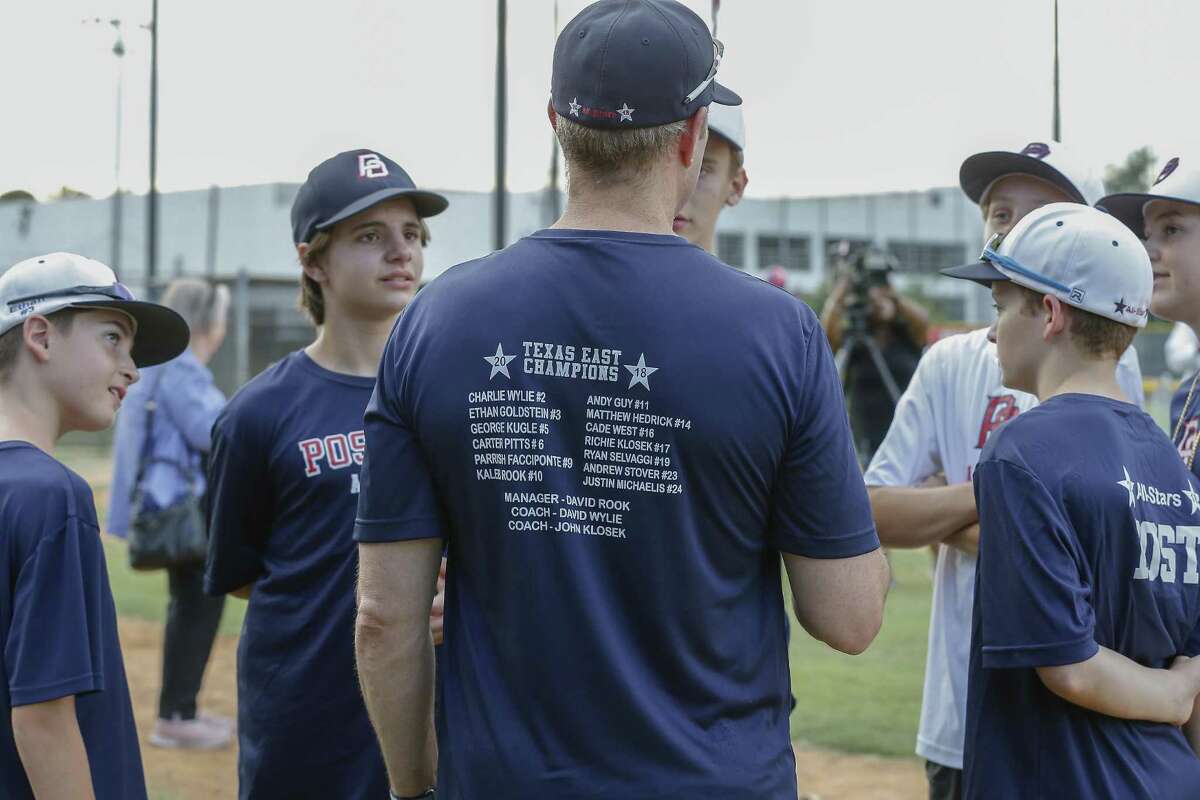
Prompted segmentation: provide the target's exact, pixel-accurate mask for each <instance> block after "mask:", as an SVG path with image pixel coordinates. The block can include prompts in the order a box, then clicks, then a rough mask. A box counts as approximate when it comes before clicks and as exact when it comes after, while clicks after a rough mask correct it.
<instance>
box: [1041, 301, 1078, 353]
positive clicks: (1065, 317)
mask: <svg viewBox="0 0 1200 800" xmlns="http://www.w3.org/2000/svg"><path fill="white" fill-rule="evenodd" d="M1042 312H1043V313H1044V316H1045V319H1046V324H1045V327H1044V328H1043V329H1042V339H1044V340H1045V341H1047V342H1048V341H1050V340H1051V339H1052V338H1053V337H1055V336H1059V335H1061V334H1062V332H1063V331H1065V330H1066V329H1067V325H1068V324H1069V322H1070V320H1069V315H1070V313H1071V312H1070V311H1068V310H1067V307H1066V306H1065V305H1063V303H1062V301H1061V300H1059V299H1058V298H1057V297H1055V296H1054V295H1050V294H1045V295H1042Z"/></svg>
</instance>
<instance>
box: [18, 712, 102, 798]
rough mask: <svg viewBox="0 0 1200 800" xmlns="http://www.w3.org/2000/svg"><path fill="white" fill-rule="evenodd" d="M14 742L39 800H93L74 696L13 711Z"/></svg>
mask: <svg viewBox="0 0 1200 800" xmlns="http://www.w3.org/2000/svg"><path fill="white" fill-rule="evenodd" d="M12 731H13V741H14V742H15V743H16V745H17V753H18V754H19V755H20V756H21V764H22V765H23V766H24V767H25V775H26V776H27V777H28V778H29V785H30V786H31V787H32V788H33V796H34V797H36V798H37V799H38V800H94V798H95V796H96V795H95V793H94V791H93V788H92V772H91V767H90V765H89V764H88V754H87V749H86V748H84V746H83V735H82V734H81V733H80V732H79V720H78V719H77V718H76V716H75V696H74V695H68V696H67V697H60V698H58V699H57V700H49V701H47V702H44V703H33V704H32V705H27V706H17V707H15V708H13V710H12Z"/></svg>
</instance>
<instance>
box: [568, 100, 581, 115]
mask: <svg viewBox="0 0 1200 800" xmlns="http://www.w3.org/2000/svg"><path fill="white" fill-rule="evenodd" d="M567 105H569V106H570V107H571V116H572V117H578V116H579V98H578V97H572V98H571V102H570V103H568V104H567Z"/></svg>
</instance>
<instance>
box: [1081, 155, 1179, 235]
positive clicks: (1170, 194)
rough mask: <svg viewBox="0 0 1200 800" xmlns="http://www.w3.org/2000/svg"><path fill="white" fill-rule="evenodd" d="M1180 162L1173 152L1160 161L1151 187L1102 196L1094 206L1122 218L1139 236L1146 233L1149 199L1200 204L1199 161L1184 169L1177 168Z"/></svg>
mask: <svg viewBox="0 0 1200 800" xmlns="http://www.w3.org/2000/svg"><path fill="white" fill-rule="evenodd" d="M1181 163H1182V162H1181V161H1180V159H1179V156H1175V157H1174V158H1171V159H1169V160H1168V161H1167V163H1166V164H1163V168H1162V169H1161V170H1159V173H1158V177H1157V178H1155V180H1154V185H1153V186H1151V187H1150V191H1148V192H1118V193H1117V194H1110V195H1108V196H1107V197H1103V198H1101V199H1100V202H1099V203H1097V204H1096V207H1097V208H1100V209H1103V210H1104V211H1107V212H1108V213H1110V214H1112V215H1113V216H1114V217H1116V218H1117V219H1119V220H1121V222H1124V223H1125V224H1126V225H1128V226H1129V228H1130V230H1132V231H1133V232H1134V234H1136V235H1137V237H1138V238H1139V239H1140V238H1143V237H1145V235H1146V204H1147V203H1149V202H1150V201H1151V200H1176V201H1178V202H1180V203H1190V204H1191V205H1200V161H1194V162H1189V163H1188V165H1187V167H1185V168H1184V169H1180V168H1179V165H1180V164H1181Z"/></svg>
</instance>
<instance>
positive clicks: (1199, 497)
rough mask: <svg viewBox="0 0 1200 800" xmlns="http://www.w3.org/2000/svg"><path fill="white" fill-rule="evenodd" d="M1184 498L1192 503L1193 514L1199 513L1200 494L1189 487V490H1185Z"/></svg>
mask: <svg viewBox="0 0 1200 800" xmlns="http://www.w3.org/2000/svg"><path fill="white" fill-rule="evenodd" d="M1183 496H1184V497H1186V498H1187V499H1188V500H1191V501H1192V513H1193V514H1195V513H1196V512H1197V511H1200V494H1197V493H1196V490H1195V489H1193V488H1192V487H1191V486H1188V488H1187V489H1185V490H1184V492H1183Z"/></svg>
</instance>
